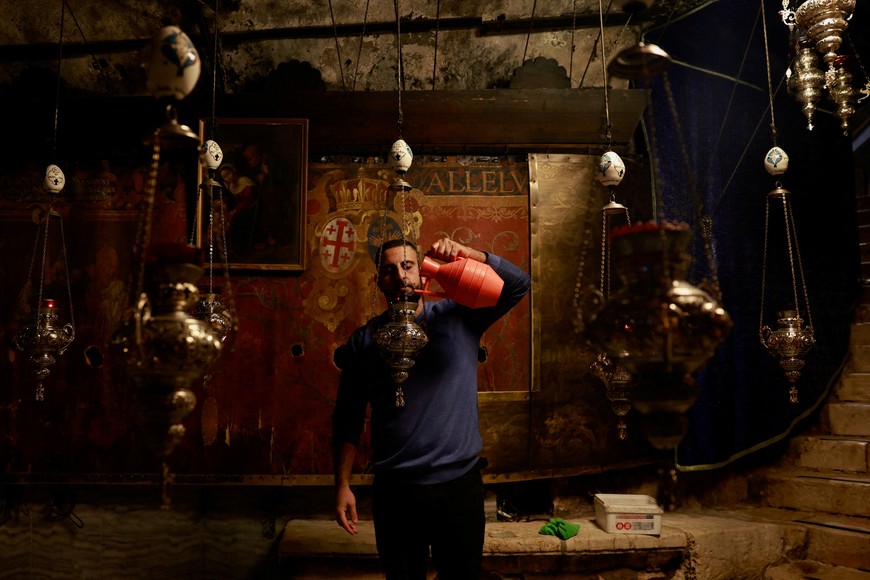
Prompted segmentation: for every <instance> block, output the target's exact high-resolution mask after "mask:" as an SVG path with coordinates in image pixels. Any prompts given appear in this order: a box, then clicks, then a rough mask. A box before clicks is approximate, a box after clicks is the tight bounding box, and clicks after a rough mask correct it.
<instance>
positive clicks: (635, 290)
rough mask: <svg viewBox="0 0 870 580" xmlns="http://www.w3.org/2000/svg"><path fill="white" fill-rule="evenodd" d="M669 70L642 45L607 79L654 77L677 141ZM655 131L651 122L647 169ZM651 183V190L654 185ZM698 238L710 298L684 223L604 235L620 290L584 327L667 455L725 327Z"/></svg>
mask: <svg viewBox="0 0 870 580" xmlns="http://www.w3.org/2000/svg"><path fill="white" fill-rule="evenodd" d="M669 65H670V57H669V56H668V55H667V53H666V52H665V51H663V50H662V49H660V48H659V47H657V46H655V45H644V44H642V43H641V44H639V45H637V46H635V47H631V48H629V49H627V50H625V51H623V52H622V53H620V54H618V55H617V56H616V57H615V58H614V59H613V60H612V61H611V63H610V64H609V65H608V71H609V72H610V74H611V75H612V76H615V77H620V78H625V79H629V80H636V81H641V82H643V83H648V82H651V81H652V79H653V77H656V76H659V75H661V76H662V77H663V78H664V82H663V84H664V87H665V89H666V91H667V93H668V103H669V105H670V106H671V113H672V115H673V117H674V119H673V120H674V125H675V126H676V130H677V135H678V137H679V138H680V139H682V133H681V129H680V125H679V116H678V114H677V111H676V108H675V105H674V101H673V97H672V95H671V89H670V83H669V81H668V79H667V73H666V72H665V71H666V69H667V68H668V66H669ZM654 129H655V128H654V124H653V123H650V126H649V131H650V136H651V142H652V151H651V154H652V161H653V163H654V154H655V130H654ZM681 145H682V143H681ZM680 150H681V152H682V157H683V163H684V165H685V175H683V176H681V179H683V180H685V181H686V182H687V183H688V185H689V191H690V193H691V194H692V198H693V200H694V202H695V206H696V207H695V210H696V214H697V219H698V224H699V227H701V225H702V224H705V223H707V222H706V220H704V218H703V217H702V215H701V212H702V209H703V208H702V206H701V202H700V199H699V197H698V194H697V191H696V189H695V182H694V178H693V175H692V169H693V167H692V165H691V163H690V161H689V159H688V156H687V154H686V148H685V146H681V148H680ZM654 173H655V172H654ZM653 185H654V190H655V182H654V183H653ZM657 209H658V210H659V211H662V209H663V208H661V207H658V208H657ZM702 234H703V241H704V250H705V253H706V258H707V261H708V264H709V267H710V273H711V275H712V284H711V287H712V289H713V291H714V293H715V294H716V297H714V296H712V295H711V294H708V293H707V292H706V291H705V290H702V289H701V288H699V287H696V286H693V285H692V284H690V283H689V282H687V281H686V280H685V277H686V273H687V271H688V266H689V264H690V262H691V258H690V256H689V253H688V251H687V248H688V245H689V242H690V240H691V238H692V232H691V230H690V229H689V226H688V225H686V224H673V223H669V222H667V221H665V220H660V221H659V222H650V223H647V224H637V225H634V226H632V225H627V226H624V227H621V228H616V229H615V230H614V231H613V232H612V233H611V244H612V250H611V251H612V256H613V266H612V267H613V269H614V271H615V272H617V273H618V275H619V277H620V279H621V280H622V286H621V289H620V290H618V291H617V292H616V293H614V294H613V295H611V296H610V297H609V299H608V300H606V301H605V302H604V303H603V305H602V306H601V308H600V309H599V310H598V311H597V312H595V313H594V314H593V315H592V317H591V318H590V320H589V323H588V324H587V332H588V333H589V335H590V337H591V340H592V341H593V342H594V343H595V344H597V345H598V346H599V347H600V348H601V349H602V350H603V351H604V353H605V354H606V355H607V356H608V357H609V358H610V359H612V360H613V362H614V363H615V364H619V365H621V366H622V367H623V368H624V369H625V370H626V371H627V372H628V373H630V374H631V375H632V376H633V377H634V380H633V382H632V383H631V385H632V386H631V397H630V401H631V406H632V408H633V409H634V410H636V411H637V412H638V413H639V414H640V427H641V430H642V431H643V432H644V434H645V436H646V438H647V440H648V441H649V442H650V443H651V444H652V445H653V446H654V447H656V448H657V449H662V450H669V449H673V448H674V447H676V445H677V444H678V443H679V442H680V440H681V439H682V438H683V436H684V434H685V431H686V425H687V419H686V418H685V416H684V414H685V412H686V411H687V410H688V409H689V408H690V407H691V406H692V404H694V401H695V400H696V398H697V396H698V387H697V385H696V384H695V381H694V379H693V377H692V373H694V372H695V371H697V370H698V369H700V368H701V367H703V365H704V364H706V362H707V360H709V358H710V357H711V356H712V355H713V353H714V351H715V349H716V347H717V346H718V345H719V344H720V343H721V342H722V340H724V339H725V337H726V336H727V335H728V333H729V332H730V329H731V326H732V323H731V319H730V317H729V316H728V313H727V312H725V310H724V309H723V308H722V307H721V306H720V305H719V303H718V301H717V300H718V295H719V289H718V279H717V276H716V270H715V261H714V259H713V256H712V250H711V242H710V239H709V232H708V229H707V228H702Z"/></svg>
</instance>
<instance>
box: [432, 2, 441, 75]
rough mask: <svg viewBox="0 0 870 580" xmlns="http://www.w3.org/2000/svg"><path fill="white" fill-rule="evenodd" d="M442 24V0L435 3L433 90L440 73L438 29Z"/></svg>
mask: <svg viewBox="0 0 870 580" xmlns="http://www.w3.org/2000/svg"><path fill="white" fill-rule="evenodd" d="M440 25H441V0H438V2H437V4H436V5H435V50H434V56H433V57H432V90H433V91H434V90H435V81H436V80H437V73H438V30H439V28H440Z"/></svg>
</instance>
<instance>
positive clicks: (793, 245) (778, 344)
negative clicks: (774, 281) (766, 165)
mask: <svg viewBox="0 0 870 580" xmlns="http://www.w3.org/2000/svg"><path fill="white" fill-rule="evenodd" d="M777 202H781V204H782V215H783V223H784V228H785V238H786V239H785V246H786V248H787V254H788V266H789V271H790V273H791V289H792V296H793V300H794V308H788V309H785V310H782V311H780V312H778V314H777V322H778V324H779V327H778V328H777V329H775V330H771V328H770V327H769V326H767V325H765V324H764V300H765V293H766V284H767V265H768V251H769V247H770V246H769V241H768V235H769V225H768V224H769V217H770V207H771V205H772V204H773V203H777ZM799 298H800V299H802V303H803V305H804V309H803V312H805V313H806V316H807V321H806V322H807V324H806V325H804V318H803V316H801V306H800V305H801V301H800V300H799ZM760 311H761V314H760V316H759V321H758V338H759V340H760V341H761V344H762V345H763V346H764V347H765V348H766V349H767V351H768V352H769V353H770V354H771V355H773V357H774V358H776V359H777V361H778V362H779V365H780V366H781V367H782V369H783V371H784V372H785V377H786V379H788V382H789V383H790V385H789V391H788V393H789V401H791V402H792V403H797V402H798V390H797V384H796V383H797V380H798V379H799V378H800V372H801V369H802V368H803V367H804V360H803V359H804V357H805V356H806V354H807V353H808V352H809V351H810V349H812V347H813V346H814V345H815V343H816V339H815V335H814V332H813V318H812V314H811V313H810V305H809V298H808V295H807V286H806V281H805V279H804V270H803V265H802V263H801V258H800V247H799V246H798V239H797V229H796V227H795V221H794V214H793V213H792V207H791V192H789V191H788V190H787V189H784V188H783V187H782V186H781V185H780V184H779V183H777V186H776V188H775V189H774V190H773V191H771V192H770V193H769V194H768V196H767V205H766V208H765V214H764V261H763V265H762V276H761V307H760Z"/></svg>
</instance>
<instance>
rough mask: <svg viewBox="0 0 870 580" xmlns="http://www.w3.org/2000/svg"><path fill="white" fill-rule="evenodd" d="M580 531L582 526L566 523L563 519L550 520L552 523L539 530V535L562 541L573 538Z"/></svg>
mask: <svg viewBox="0 0 870 580" xmlns="http://www.w3.org/2000/svg"><path fill="white" fill-rule="evenodd" d="M579 531H580V524H572V523H571V522H566V521H565V520H563V519H562V518H550V521H549V522H547V523H546V524H544V526H543V527H542V528H541V529H540V530H538V533H539V534H544V535H545V536H556V537H558V538H560V539H562V540H567V539H568V538H573V537H574V536H576V535H577V532H579Z"/></svg>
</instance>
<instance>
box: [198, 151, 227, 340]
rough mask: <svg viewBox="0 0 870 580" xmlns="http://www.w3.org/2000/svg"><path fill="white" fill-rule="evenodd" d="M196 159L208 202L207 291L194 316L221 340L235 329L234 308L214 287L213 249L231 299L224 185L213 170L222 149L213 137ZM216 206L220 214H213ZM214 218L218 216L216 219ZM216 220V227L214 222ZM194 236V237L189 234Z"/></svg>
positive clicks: (221, 158) (204, 197)
mask: <svg viewBox="0 0 870 580" xmlns="http://www.w3.org/2000/svg"><path fill="white" fill-rule="evenodd" d="M199 161H200V164H201V165H202V168H203V170H204V178H203V180H202V183H200V195H201V199H202V200H203V201H202V203H207V204H208V227H207V234H208V292H206V293H204V294H202V296H201V298H200V299H199V301H198V302H197V303H196V308H195V310H194V316H196V317H197V318H199V319H200V320H204V321H206V322H208V323H209V324H210V325H211V327H212V332H213V333H214V335H215V337H216V338H217V339H218V341H220V342H224V341H226V340H227V337H229V336H230V333H231V332H233V331H234V330H235V317H234V316H233V309H232V308H231V307H228V306H225V305H224V304H223V303H222V302H221V297H220V295H219V294H218V293H217V292H215V289H214V262H215V259H214V254H215V249H217V250H218V252H220V254H221V256H222V258H223V272H224V287H225V288H226V292H225V293H226V294H227V295H228V296H229V297H230V300H232V291H231V289H230V288H231V287H230V274H229V264H228V256H227V236H226V212H225V210H224V204H223V187H222V186H221V184H220V183H219V182H218V181H217V180H216V179H215V173H217V171H218V168H219V167H220V165H221V163H223V150H222V149H221V146H220V145H219V144H218V143H217V142H216V141H214V140H212V139H209V140H207V141H205V142H204V143H203V144H202V145H200V148H199ZM215 207H217V208H218V213H219V215H217V216H216V215H215ZM216 218H217V219H216ZM215 221H217V226H216V224H215ZM191 237H193V236H191Z"/></svg>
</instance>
